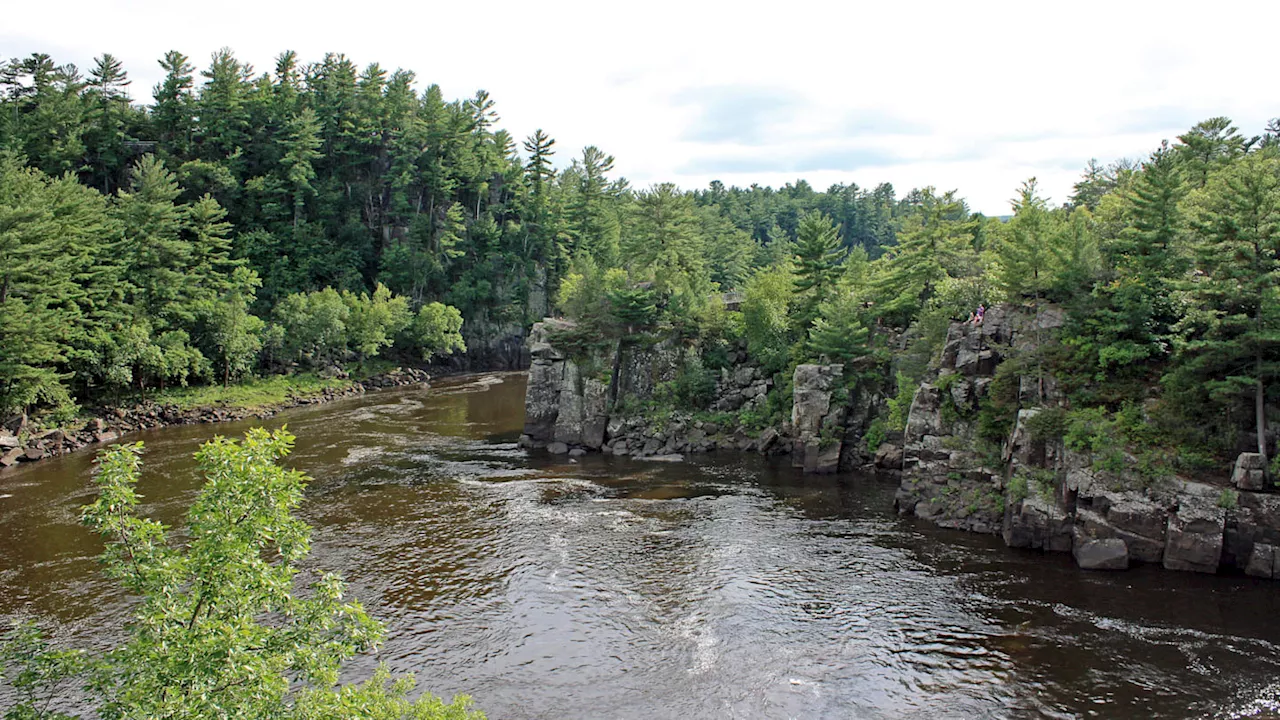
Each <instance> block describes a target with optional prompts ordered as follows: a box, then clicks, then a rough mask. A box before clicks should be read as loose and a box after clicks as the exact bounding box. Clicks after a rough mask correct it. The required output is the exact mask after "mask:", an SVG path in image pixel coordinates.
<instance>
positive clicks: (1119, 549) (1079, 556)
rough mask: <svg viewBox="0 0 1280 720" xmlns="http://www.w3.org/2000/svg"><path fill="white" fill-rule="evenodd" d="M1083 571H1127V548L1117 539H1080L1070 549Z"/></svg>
mask: <svg viewBox="0 0 1280 720" xmlns="http://www.w3.org/2000/svg"><path fill="white" fill-rule="evenodd" d="M1071 554H1072V555H1074V556H1075V558H1076V564H1077V565H1079V566H1080V567H1081V569H1084V570H1128V569H1129V547H1128V546H1127V545H1125V543H1124V541H1123V540H1121V539H1119V538H1105V539H1102V540H1090V539H1088V538H1084V537H1081V538H1080V539H1079V541H1078V542H1077V543H1076V544H1075V547H1073V548H1072V549H1071Z"/></svg>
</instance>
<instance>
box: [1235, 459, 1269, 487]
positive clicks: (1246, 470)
mask: <svg viewBox="0 0 1280 720" xmlns="http://www.w3.org/2000/svg"><path fill="white" fill-rule="evenodd" d="M1266 470H1267V464H1266V460H1265V459H1264V458H1263V457H1262V454H1261V453H1252V452H1246V453H1240V456H1239V457H1237V458H1236V465H1235V468H1234V469H1233V470H1232V472H1231V484H1232V485H1235V486H1236V487H1238V488H1240V489H1241V490H1263V489H1265V488H1266V483H1267V472H1266Z"/></svg>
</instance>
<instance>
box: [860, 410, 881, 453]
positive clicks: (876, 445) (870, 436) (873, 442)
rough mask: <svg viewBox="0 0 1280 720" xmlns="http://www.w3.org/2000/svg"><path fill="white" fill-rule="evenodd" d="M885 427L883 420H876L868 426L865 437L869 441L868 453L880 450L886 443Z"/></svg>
mask: <svg viewBox="0 0 1280 720" xmlns="http://www.w3.org/2000/svg"><path fill="white" fill-rule="evenodd" d="M884 425H885V424H884V420H883V419H881V418H876V419H875V420H872V421H871V424H870V425H868V426H867V433H866V435H864V436H863V437H865V438H866V440H867V452H869V453H874V452H875V451H876V450H878V449H880V445H881V444H883V443H884V439H885V431H884Z"/></svg>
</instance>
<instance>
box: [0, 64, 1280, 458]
mask: <svg viewBox="0 0 1280 720" xmlns="http://www.w3.org/2000/svg"><path fill="white" fill-rule="evenodd" d="M159 62H160V65H161V67H162V68H163V70H164V72H165V76H164V79H163V80H162V81H161V82H160V83H159V84H158V85H157V86H156V87H155V88H154V89H152V91H151V95H152V97H153V98H154V102H153V103H152V104H150V105H142V104H139V103H137V102H135V101H134V97H135V95H136V94H137V93H136V92H135V91H134V90H133V89H132V88H131V85H130V80H129V76H128V73H127V71H126V69H125V68H124V67H122V65H121V63H120V62H119V61H118V60H117V59H116V58H114V57H113V56H111V55H109V54H105V55H102V56H101V57H99V58H98V59H97V60H96V61H95V63H94V66H93V67H92V68H89V69H88V70H87V71H85V70H82V69H79V68H76V67H74V66H72V65H59V64H57V63H56V62H55V60H54V59H52V58H50V57H49V56H47V55H43V54H35V55H32V56H30V57H28V58H25V59H13V60H10V61H8V62H4V63H0V411H3V412H18V411H27V412H33V411H34V412H43V413H46V414H50V415H51V416H52V417H55V418H56V417H59V416H70V414H73V413H74V412H75V410H76V408H77V406H78V405H80V404H86V403H100V402H104V401H107V400H110V399H113V398H119V397H122V396H133V395H136V394H138V393H142V394H144V395H145V393H146V392H148V391H149V390H153V389H157V388H165V387H172V386H180V385H186V384H213V383H222V384H227V383H234V382H236V381H238V380H240V379H242V378H245V377H248V376H252V375H263V374H272V373H282V372H294V371H295V370H298V369H312V370H315V369H323V368H328V367H332V366H334V365H341V364H343V363H350V362H362V361H365V360H370V359H374V358H379V357H382V358H388V359H393V360H403V361H409V360H429V359H431V358H433V357H439V356H441V355H445V354H449V353H452V352H455V351H460V350H465V349H466V347H467V345H468V344H469V345H471V346H472V347H473V349H475V348H476V347H477V346H483V345H484V344H485V343H486V342H488V341H489V340H490V339H492V338H494V337H497V336H499V335H501V334H502V333H508V332H513V331H514V332H516V333H519V332H521V331H523V330H525V329H527V328H528V326H529V325H530V324H531V323H532V322H534V321H536V320H538V319H540V318H542V317H543V316H545V315H548V314H558V315H561V316H563V317H566V318H568V319H570V320H573V321H574V323H573V324H572V329H571V330H568V331H565V332H564V333H563V334H562V335H563V336H562V337H561V338H560V341H561V342H563V343H564V344H565V345H566V346H567V347H572V348H574V349H575V351H577V352H580V353H582V354H584V355H590V354H591V351H592V350H593V348H597V347H607V346H611V345H616V344H619V343H636V342H646V341H652V340H655V339H657V338H663V339H667V338H675V339H677V340H679V341H681V342H685V343H688V344H690V345H691V346H693V345H696V346H698V347H699V348H700V349H701V353H700V354H699V357H700V359H699V360H697V361H695V362H691V363H690V366H689V367H687V368H685V369H684V370H683V371H682V373H681V377H680V378H679V379H678V381H677V383H676V387H674V388H671V392H672V393H673V394H674V395H673V396H674V397H677V398H678V399H679V400H680V401H681V402H682V403H687V404H690V405H692V406H695V407H696V406H697V405H698V404H699V402H702V401H703V400H704V399H705V398H706V397H707V395H708V393H709V392H710V391H709V389H708V384H711V385H714V377H715V373H716V372H718V371H719V370H720V369H721V368H723V367H726V366H728V365H729V364H730V362H729V358H730V356H731V354H732V352H733V349H734V348H737V347H742V348H745V350H746V352H747V354H748V355H749V356H750V357H751V358H752V359H753V360H754V361H755V362H757V363H759V364H760V365H762V366H763V367H765V368H766V369H767V370H768V371H770V372H773V373H778V374H779V376H780V377H785V376H786V373H787V371H788V370H789V368H792V367H794V366H795V365H796V364H798V363H801V362H807V361H815V360H821V359H826V360H830V361H839V362H843V363H845V364H846V366H847V367H848V368H850V370H849V375H850V382H853V383H856V382H858V378H859V373H860V372H864V371H866V370H867V369H868V368H872V367H881V368H883V366H885V365H886V364H892V366H893V372H894V374H895V375H896V386H897V393H898V397H897V398H895V399H894V400H893V401H891V402H890V406H891V408H894V412H892V413H891V417H889V418H887V419H886V420H885V422H886V423H888V426H887V427H888V428H889V429H893V428H892V426H893V425H894V424H895V423H900V422H901V420H902V415H903V412H905V410H904V409H903V408H901V407H899V406H901V405H902V404H904V403H909V398H910V395H911V393H912V391H913V390H914V387H915V384H916V383H917V382H918V381H919V379H920V378H921V377H922V376H923V373H924V370H925V367H926V365H927V363H928V361H929V358H930V357H932V356H935V355H936V352H937V350H938V349H939V347H940V346H941V343H942V342H943V339H944V338H945V332H946V329H947V326H948V324H949V323H950V322H952V321H954V320H961V319H964V318H966V317H967V316H968V315H969V313H970V312H972V311H973V310H974V309H975V308H976V307H978V306H979V305H984V304H985V305H987V306H990V305H992V304H994V303H998V302H1010V303H1015V304H1021V305H1025V306H1027V307H1030V308H1036V309H1038V308H1040V307H1042V306H1045V305H1049V304H1053V305H1055V306H1058V307H1061V308H1063V309H1064V310H1065V312H1066V313H1067V323H1066V326H1065V328H1064V329H1063V331H1062V333H1061V335H1060V337H1058V338H1057V339H1056V340H1055V341H1054V342H1052V343H1047V344H1045V345H1044V346H1042V347H1041V348H1039V349H1038V350H1037V352H1036V353H1035V355H1034V356H1028V357H1024V358H1019V359H1018V362H1017V363H1014V364H1010V365H1009V367H1010V370H1008V372H1009V373H1014V372H1022V373H1024V374H1025V373H1028V372H1032V371H1034V372H1036V373H1041V374H1042V376H1043V375H1048V374H1052V376H1053V377H1054V378H1056V381H1057V382H1058V383H1060V384H1061V386H1062V388H1063V390H1064V392H1065V393H1066V395H1067V397H1068V398H1069V399H1070V406H1071V412H1070V417H1067V418H1065V419H1063V420H1062V423H1063V424H1064V427H1066V428H1067V430H1066V431H1067V432H1071V433H1074V434H1075V436H1076V437H1077V440H1079V441H1080V442H1085V441H1087V440H1088V439H1089V438H1101V437H1108V436H1121V437H1124V438H1126V439H1127V440H1129V441H1132V442H1133V443H1135V444H1137V445H1140V446H1142V447H1146V448H1148V449H1151V451H1152V452H1156V453H1157V454H1158V456H1153V457H1152V458H1145V459H1143V458H1140V459H1139V460H1140V461H1142V462H1147V461H1150V462H1156V463H1161V462H1170V463H1172V462H1178V463H1192V464H1194V463H1197V462H1201V463H1212V462H1215V461H1216V460H1220V459H1221V458H1222V457H1225V456H1226V455H1227V453H1229V452H1231V451H1232V450H1233V449H1234V448H1237V447H1238V446H1240V445H1241V444H1242V443H1246V444H1247V443H1254V442H1256V444H1257V446H1258V448H1259V449H1260V450H1261V451H1263V452H1264V453H1265V452H1266V450H1267V445H1268V443H1266V442H1265V440H1266V438H1267V436H1268V433H1269V432H1270V431H1269V429H1268V427H1269V424H1270V423H1269V416H1270V415H1271V413H1272V411H1273V408H1274V406H1275V404H1276V403H1275V400H1276V397H1277V394H1278V391H1277V388H1276V382H1275V381H1276V379H1277V374H1280V123H1277V122H1276V121H1273V122H1272V123H1271V124H1270V125H1269V126H1268V127H1267V128H1258V129H1257V134H1254V133H1253V132H1242V131H1241V130H1240V129H1239V128H1237V127H1236V126H1234V125H1233V123H1232V121H1230V120H1229V119H1227V118H1222V117H1218V118H1210V119H1208V120H1205V121H1203V122H1201V123H1199V124H1197V125H1195V126H1194V127H1192V128H1189V129H1187V130H1186V131H1185V132H1184V133H1183V134H1181V135H1179V136H1177V137H1176V138H1171V139H1170V140H1169V141H1168V142H1166V143H1164V144H1162V145H1160V146H1159V147H1153V148H1151V152H1150V154H1149V155H1148V156H1146V157H1143V158H1138V159H1134V160H1121V161H1118V162H1115V163H1112V164H1109V165H1102V164H1099V163H1096V162H1093V161H1091V162H1090V163H1089V164H1088V165H1087V166H1086V167H1085V168H1084V171H1083V174H1082V176H1081V178H1080V181H1079V182H1078V183H1077V184H1076V185H1075V188H1074V192H1073V193H1072V195H1071V196H1070V198H1068V199H1067V201H1066V202H1063V203H1061V204H1052V203H1050V202H1049V201H1048V199H1046V198H1045V197H1044V196H1043V194H1042V193H1041V191H1040V190H1039V188H1038V186H1037V183H1036V181H1035V179H1034V178H1031V179H1028V180H1027V181H1026V182H1025V183H1023V184H1022V186H1021V187H1019V188H1011V195H1012V198H1011V214H1010V215H1009V216H1006V217H1000V218H996V217H984V216H983V215H981V214H978V213H975V212H972V211H971V210H970V209H969V207H968V206H967V205H966V203H965V201H964V199H963V198H961V197H960V196H959V195H958V194H957V193H956V192H955V191H950V190H943V189H938V188H934V187H923V188H917V189H912V190H910V191H909V192H906V193H905V194H901V195H900V194H899V193H898V191H897V190H896V189H895V188H893V187H892V186H891V185H888V184H882V185H879V186H877V187H874V188H862V187H859V186H857V185H853V184H848V185H844V184H839V185H834V186H832V187H829V188H827V189H826V190H824V191H819V190H816V189H814V188H813V187H811V186H810V185H808V184H807V183H805V182H804V181H802V180H799V181H796V182H795V183H793V184H788V185H785V186H784V187H782V188H780V189H773V188H769V187H761V186H757V185H752V186H751V187H748V188H739V187H726V186H724V185H723V184H721V183H719V182H714V183H711V185H710V186H709V187H707V188H705V189H699V190H692V191H689V190H684V189H680V188H677V187H675V186H674V185H671V184H657V185H654V186H652V187H648V188H633V187H631V186H630V185H629V183H628V182H627V181H626V180H625V179H624V178H622V177H619V176H618V175H617V173H616V172H615V171H614V162H615V161H614V158H613V157H612V156H610V155H609V154H608V153H607V152H606V151H605V150H602V149H600V148H597V147H590V146H589V147H586V148H583V149H581V150H580V151H566V150H565V149H563V148H559V147H557V146H556V143H555V140H554V139H553V138H552V136H551V135H550V134H548V133H546V132H544V131H542V130H539V131H537V132H535V133H534V134H533V135H531V136H529V137H527V138H522V139H521V138H515V137H512V136H511V135H510V134H509V133H508V132H507V131H505V130H503V129H501V128H500V127H499V117H498V113H497V110H496V105H495V101H494V99H493V98H491V97H489V95H488V94H487V93H486V92H485V91H483V90H481V91H477V92H476V93H475V95H474V96H472V97H469V98H464V99H452V100H451V99H446V98H444V97H443V95H442V92H441V90H440V88H439V87H438V86H436V85H425V87H424V86H423V84H422V83H420V82H419V80H418V78H417V77H416V76H415V75H414V73H413V72H411V71H407V70H394V71H389V70H387V69H385V68H383V67H381V66H379V65H378V64H376V63H374V64H370V65H367V66H365V67H363V68H362V67H360V66H358V65H357V64H356V63H355V62H353V61H352V60H351V59H349V58H347V57H345V56H343V55H340V54H330V55H326V56H325V57H323V58H321V59H319V60H318V61H314V62H305V61H304V60H303V59H301V58H299V57H298V56H297V55H296V54H295V53H292V52H284V53H282V54H280V55H279V56H278V58H277V60H276V63H275V66H274V67H272V68H270V69H268V70H266V71H260V70H258V69H255V68H253V67H251V66H249V65H247V64H245V63H244V62H241V61H240V60H238V59H237V58H236V57H235V55H234V54H233V53H232V52H231V51H230V50H221V51H219V52H217V53H215V54H214V55H213V56H212V58H211V59H210V61H209V63H208V64H207V66H206V67H204V68H203V69H197V67H196V65H195V64H193V62H192V60H191V59H190V58H188V57H186V56H184V55H183V54H181V53H179V52H176V51H172V52H169V53H167V54H166V55H165V56H164V57H163V58H162V59H160V61H159ZM464 338H465V339H464ZM889 338H893V339H894V343H895V348H896V349H895V350H894V352H892V353H891V352H890V349H889V347H888V342H889V340H888V339H889ZM778 394H779V399H777V401H776V402H771V403H770V408H771V410H770V413H771V414H766V415H765V416H762V417H759V418H752V419H751V420H752V421H753V422H755V423H756V424H759V425H764V424H768V423H773V422H778V421H780V420H781V416H782V413H783V412H784V410H783V408H782V404H783V403H782V400H781V396H782V394H783V393H781V392H779V393H778ZM1000 397H1001V395H1000V393H999V392H995V393H993V395H992V399H991V401H990V403H988V406H987V407H985V408H984V410H983V412H984V413H985V414H986V417H984V427H987V428H988V430H989V432H988V434H989V436H990V437H991V438H993V439H994V438H999V437H1000V436H1001V433H1004V432H1007V428H1008V425H1009V422H1010V420H1009V418H1008V417H1006V416H1005V415H1007V408H1003V409H1002V407H1001V406H1000ZM895 403H896V405H895ZM895 413H896V414H895ZM1002 413H1003V414H1002ZM1081 438H1083V439H1081ZM1159 453H1165V454H1162V455H1161V454H1159Z"/></svg>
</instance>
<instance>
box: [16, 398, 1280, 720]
mask: <svg viewBox="0 0 1280 720" xmlns="http://www.w3.org/2000/svg"><path fill="white" fill-rule="evenodd" d="M524 383H525V378H524V376H523V375H521V374H518V373H513V374H496V375H481V376H469V377H463V378H456V379H451V380H446V381H442V382H439V383H437V384H436V386H435V387H434V388H433V389H431V390H422V389H409V390H395V391H385V392H379V393H372V394H369V395H366V396H363V397H357V398H351V399H347V400H342V401H338V402H334V403H330V404H327V405H319V406H310V407H304V408H298V409H295V410H290V411H288V412H285V413H282V414H280V415H278V416H277V417H275V418H273V419H272V420H270V421H268V422H267V425H269V426H278V425H280V424H283V423H288V425H289V429H290V430H291V431H293V432H294V433H296V434H297V436H298V444H297V448H296V451H295V453H294V455H292V456H291V459H290V463H291V464H292V465H293V466H295V467H298V468H300V469H302V470H305V471H306V472H307V473H309V474H310V475H311V476H312V477H313V478H314V480H313V482H312V484H311V485H310V487H309V489H308V492H307V500H306V502H305V504H304V506H303V509H302V514H303V516H304V517H305V518H306V520H307V521H308V522H310V523H311V524H312V525H313V526H314V527H315V536H314V549H313V556H312V560H313V562H314V563H315V564H316V565H317V566H319V567H322V568H326V569H331V570H337V571H340V572H341V573H342V574H343V575H344V576H345V577H346V579H347V580H348V581H349V583H350V585H351V589H352V592H353V594H355V595H356V596H357V597H359V598H361V599H362V600H364V602H365V603H366V605H367V607H369V609H370V610H371V611H372V612H373V614H375V615H376V616H378V617H380V618H382V619H383V620H385V621H386V623H387V627H388V637H387V641H386V644H385V645H384V646H383V647H382V648H381V650H380V652H379V653H378V655H377V656H376V657H373V656H370V657H362V658H360V659H359V660H357V661H355V662H354V663H353V669H352V672H351V675H352V677H360V676H363V675H367V674H368V673H369V672H370V671H371V670H372V668H373V667H374V666H375V665H376V663H377V662H379V661H382V662H386V663H388V664H389V665H390V666H391V667H392V669H393V670H396V671H411V672H414V673H416V674H417V677H418V680H419V687H423V688H426V689H429V690H431V691H433V692H436V693H437V694H441V695H446V696H447V695H452V694H453V693H456V692H466V693H469V694H471V695H473V696H474V697H475V698H476V701H477V705H478V706H479V707H480V708H481V709H482V710H484V711H486V712H487V713H488V714H489V717H490V718H491V719H493V720H499V719H505V718H547V719H552V718H567V719H572V718H646V719H659V720H661V719H665V718H944V717H945V718H950V717H957V718H1004V717H1009V718H1024V717H1026V718H1030V717H1052V718H1068V717H1100V718H1151V717H1168V718H1184V717H1205V718H1237V717H1249V716H1254V715H1259V714H1261V715H1263V716H1267V715H1268V714H1269V713H1273V712H1276V711H1277V709H1280V583H1274V582H1265V581H1255V580H1253V579H1250V578H1243V577H1205V576H1198V575H1193V574H1189V573H1175V572H1166V571H1164V570H1162V569H1160V568H1139V569H1136V570H1133V571H1130V572H1128V573H1120V574H1102V573H1090V572H1084V571H1081V570H1078V569H1077V568H1076V567H1075V566H1074V565H1073V563H1072V562H1071V560H1070V558H1069V557H1068V556H1067V555H1042V554H1040V553H1037V552H1027V551H1017V550H1011V549H1008V548H1005V547H1004V546H1003V545H1002V544H1001V543H1000V542H999V541H998V540H997V539H995V538H990V537H980V536H974V535H969V534H965V533H960V532H952V531H945V530H939V529H937V528H933V527H931V526H927V525H924V524H920V523H918V522H916V521H912V520H903V519H899V518H898V517H897V516H896V515H895V514H894V512H893V507H892V505H893V492H894V487H895V486H894V483H893V482H891V481H887V480H885V479H883V478H881V479H876V478H873V477H861V476H856V475H852V476H838V477H821V478H818V477H803V476H801V475H800V474H798V473H797V472H795V471H793V470H792V469H791V468H790V467H788V466H786V464H785V463H777V462H773V461H770V460H767V459H764V458H761V457H759V456H757V455H748V454H738V453H723V452H722V453H718V454H711V455H705V456H695V457H690V458H688V459H687V460H686V461H685V462H683V463H662V462H646V461H640V460H632V459H625V458H610V457H604V456H600V455H593V456H587V457H584V458H581V459H580V461H578V462H571V461H569V460H568V459H567V458H551V457H548V456H545V455H541V454H529V453H526V452H525V451H524V450H521V449H519V448H518V447H517V446H516V439H517V438H518V437H519V434H520V429H521V425H522V423H523V402H524ZM246 427H248V424H247V423H229V424H222V425H203V426H183V427H174V428H167V429H163V430H157V431H151V432H146V433H141V434H139V435H137V436H136V439H141V440H144V441H145V442H146V444H147V452H146V456H145V457H146V460H145V463H146V472H145V477H144V478H143V481H142V483H141V491H142V492H143V493H144V494H145V495H146V505H145V511H146V512H148V513H150V514H152V515H154V516H156V517H158V518H160V519H162V520H164V521H166V522H169V523H173V522H176V521H177V520H178V519H179V518H180V517H181V514H182V512H183V511H184V510H185V508H186V505H187V504H188V503H189V502H190V500H191V499H192V497H193V494H194V493H195V490H196V488H197V480H196V478H195V477H194V475H193V461H192V460H191V453H192V452H194V451H195V450H196V448H197V447H198V445H199V444H200V443H201V442H202V441H204V440H206V439H208V438H209V437H211V436H212V435H214V434H215V433H217V434H224V435H240V434H242V433H243V431H244V429H245V428H246ZM130 439H134V438H130ZM91 467H92V453H79V454H74V455H71V456H67V457H63V458H59V459H56V460H49V461H45V462H41V463H35V464H32V465H30V466H25V467H23V466H19V467H18V468H17V469H15V470H11V471H8V472H5V473H0V617H8V616H13V615H16V614H30V615H35V616H38V617H41V618H43V619H44V620H45V621H46V622H47V623H50V624H53V625H54V626H55V627H57V628H59V632H60V634H62V635H63V636H66V637H68V638H70V639H73V640H75V641H77V642H81V643H87V644H95V643H97V644H101V643H104V642H110V641H111V640H113V639H114V635H113V634H112V633H113V632H115V631H113V630H111V629H110V628H112V627H118V626H119V624H120V623H121V622H122V621H123V620H124V619H125V617H126V616H127V606H126V598H124V597H123V596H121V595H120V594H119V593H118V592H117V591H116V590H114V589H113V587H112V586H111V585H110V584H109V583H108V582H107V581H105V580H103V579H102V578H101V576H100V575H99V574H98V571H97V564H96V560H95V558H96V555H97V553H98V552H99V551H100V550H101V546H100V544H99V543H98V541H97V540H96V538H95V537H94V536H92V535H91V534H90V533H89V532H88V531H87V530H85V529H83V528H82V527H80V526H79V525H78V523H77V516H78V512H79V508H80V506H82V505H83V504H85V503H87V502H88V501H89V500H90V498H91V494H90V484H89V473H90V470H91ZM0 705H3V698H2V697H0Z"/></svg>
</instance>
